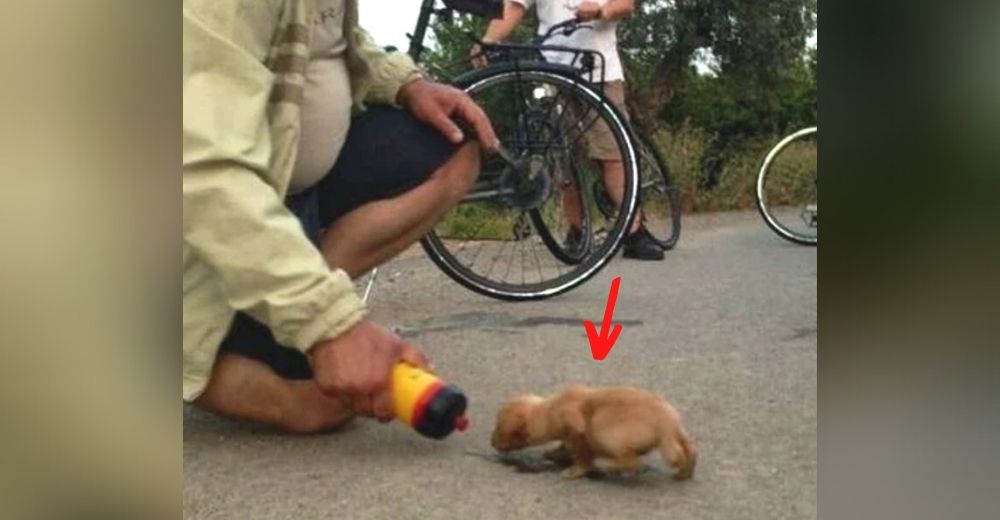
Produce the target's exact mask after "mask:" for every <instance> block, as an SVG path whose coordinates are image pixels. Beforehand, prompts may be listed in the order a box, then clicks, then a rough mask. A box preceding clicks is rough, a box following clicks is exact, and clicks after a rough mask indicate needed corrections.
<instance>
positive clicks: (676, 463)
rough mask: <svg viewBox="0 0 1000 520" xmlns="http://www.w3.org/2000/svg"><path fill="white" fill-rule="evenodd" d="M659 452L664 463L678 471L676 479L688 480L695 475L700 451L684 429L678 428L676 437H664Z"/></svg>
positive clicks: (675, 433)
mask: <svg viewBox="0 0 1000 520" xmlns="http://www.w3.org/2000/svg"><path fill="white" fill-rule="evenodd" d="M659 450H660V455H661V456H663V461H664V462H666V463H667V464H669V465H671V466H673V467H674V468H676V469H677V473H676V474H675V475H674V478H675V479H677V480H687V479H689V478H691V477H692V476H693V475H694V467H695V465H696V464H697V463H698V450H697V448H695V447H694V443H692V442H691V438H690V437H688V434H687V432H685V431H684V428H681V427H678V428H677V430H676V431H675V432H674V435H666V436H664V437H663V440H662V441H660V447H659Z"/></svg>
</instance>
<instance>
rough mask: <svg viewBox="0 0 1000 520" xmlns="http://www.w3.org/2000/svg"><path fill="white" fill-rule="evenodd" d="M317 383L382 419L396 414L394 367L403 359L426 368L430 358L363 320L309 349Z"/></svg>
mask: <svg viewBox="0 0 1000 520" xmlns="http://www.w3.org/2000/svg"><path fill="white" fill-rule="evenodd" d="M309 358H310V360H311V361H312V368H313V373H314V378H315V380H316V384H318V385H319V387H320V390H322V391H323V392H324V393H327V394H330V395H336V396H338V397H342V398H344V399H345V400H346V401H347V402H349V403H350V404H351V407H352V408H353V409H354V412H355V413H357V414H358V415H362V416H365V417H375V418H376V419H378V420H380V421H383V422H384V421H391V420H392V419H393V418H394V417H395V416H396V410H395V407H394V406H393V401H392V370H393V367H395V366H396V363H398V362H400V361H404V362H406V363H409V364H411V365H413V366H416V367H420V368H423V369H425V370H426V369H427V368H428V366H427V360H426V358H424V355H423V354H421V353H420V351H419V350H417V349H416V348H415V347H414V346H413V345H410V344H409V343H407V342H406V341H404V340H403V339H402V338H400V337H399V336H398V335H396V334H395V333H393V332H391V331H389V330H388V329H386V328H384V327H382V326H380V325H377V324H375V323H373V322H371V321H368V320H362V321H360V322H358V324H357V325H355V326H354V327H351V328H350V329H349V330H348V331H347V332H345V333H344V334H342V335H340V336H338V337H337V338H335V339H332V340H327V341H323V342H320V343H317V344H316V346H315V347H313V348H312V350H311V351H310V352H309Z"/></svg>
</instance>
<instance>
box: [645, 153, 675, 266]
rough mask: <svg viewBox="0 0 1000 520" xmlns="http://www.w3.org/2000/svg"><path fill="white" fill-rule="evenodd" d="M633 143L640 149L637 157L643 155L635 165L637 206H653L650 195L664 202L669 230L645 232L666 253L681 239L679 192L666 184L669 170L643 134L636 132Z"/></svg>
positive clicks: (668, 182) (661, 156)
mask: <svg viewBox="0 0 1000 520" xmlns="http://www.w3.org/2000/svg"><path fill="white" fill-rule="evenodd" d="M636 144H638V145H639V147H640V148H639V154H640V156H646V157H645V158H644V159H640V163H639V164H640V166H639V207H640V208H644V207H646V204H647V203H649V204H650V205H652V204H654V203H655V201H654V196H655V197H657V198H659V197H662V198H663V199H665V200H666V202H667V204H668V205H669V207H668V208H667V211H668V213H669V215H668V217H667V218H668V221H669V223H670V226H669V229H668V230H667V231H666V232H662V233H661V232H659V229H658V227H657V228H656V229H650V228H649V227H647V228H646V229H647V231H649V234H650V236H652V237H653V240H654V241H655V242H656V243H657V244H659V246H660V247H662V248H663V249H664V250H665V251H669V250H671V249H673V248H674V246H676V245H677V242H678V240H680V237H681V205H680V192H679V190H678V189H677V186H675V185H674V184H673V183H672V182H671V181H670V169H669V168H668V167H667V161H666V159H664V157H663V154H662V153H660V149H659V148H657V147H656V146H655V145H654V143H653V142H652V141H650V140H649V138H647V137H646V136H645V135H642V134H638V133H637V134H636ZM647 154H648V155H647ZM654 170H655V171H654ZM649 213H650V211H647V210H645V209H644V210H643V211H642V214H643V215H644V216H646V215H648V214H649Z"/></svg>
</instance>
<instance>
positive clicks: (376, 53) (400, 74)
mask: <svg viewBox="0 0 1000 520" xmlns="http://www.w3.org/2000/svg"><path fill="white" fill-rule="evenodd" d="M354 31H355V38H356V39H357V40H356V41H357V42H358V47H357V52H358V56H359V57H360V58H361V59H362V60H363V61H365V62H366V63H367V64H368V67H369V70H370V73H371V84H370V85H368V89H369V90H368V92H366V93H365V99H364V100H365V101H366V102H369V103H381V104H392V105H398V104H399V100H398V99H397V98H398V96H399V90H400V89H401V88H402V87H403V85H406V84H407V83H410V82H412V81H415V80H417V79H420V78H422V77H423V74H421V72H420V68H419V67H417V65H416V63H413V60H412V59H410V56H409V55H407V54H406V53H402V52H386V51H385V49H383V48H382V47H380V46H379V45H377V44H376V43H375V41H374V40H373V39H372V37H371V35H370V34H368V32H367V31H365V30H364V29H362V28H361V27H355V28H354Z"/></svg>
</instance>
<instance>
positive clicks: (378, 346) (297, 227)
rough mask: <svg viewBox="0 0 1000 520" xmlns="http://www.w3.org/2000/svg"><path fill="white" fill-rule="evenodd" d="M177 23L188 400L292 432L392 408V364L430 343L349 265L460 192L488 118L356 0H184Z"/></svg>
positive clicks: (382, 249) (474, 167) (404, 234)
mask: <svg viewBox="0 0 1000 520" xmlns="http://www.w3.org/2000/svg"><path fill="white" fill-rule="evenodd" d="M183 28H184V33H183V34H184V48H183V56H184V64H183V74H184V75H183V89H184V150H183V163H182V185H183V205H184V206H183V208H184V209H183V213H184V215H183V293H182V294H183V310H184V317H183V343H184V346H183V398H184V400H185V401H189V402H192V403H193V404H194V405H195V406H198V407H201V408H204V409H206V410H209V411H212V412H214V413H217V414H220V415H223V416H226V417H229V418H233V419H238V420H246V421H253V422H258V423H263V424H266V425H270V426H272V427H275V428H278V429H281V430H285V431H290V432H298V433H311V432H320V431H326V430H329V429H331V428H336V427H337V426H339V425H341V424H343V423H344V422H346V421H347V420H349V419H350V418H352V417H353V416H354V415H356V414H357V415H361V416H367V417H375V418H378V419H379V420H383V421H385V420H390V419H392V418H393V416H394V411H393V403H392V398H391V393H390V382H391V379H390V376H391V371H392V368H393V366H394V365H395V364H396V363H398V362H401V361H403V362H407V363H410V364H413V365H416V366H421V367H426V360H425V359H424V357H423V355H422V354H421V353H420V352H419V351H418V350H417V349H416V347H414V346H413V345H411V344H409V343H408V342H406V341H404V340H403V339H401V338H400V337H399V336H397V335H396V334H394V333H392V332H391V331H389V330H387V329H385V328H384V327H382V326H380V325H378V324H376V323H374V322H372V321H370V320H368V319H366V318H365V308H364V305H363V304H362V302H361V300H360V298H358V296H357V295H356V294H355V291H354V287H353V284H352V283H351V278H352V277H355V276H358V275H359V274H361V273H364V272H366V271H367V270H369V269H371V268H372V267H373V266H376V265H378V264H380V263H381V262H384V261H385V260H387V259H389V258H391V257H392V256H394V255H396V254H398V253H399V252H401V251H402V250H404V249H405V248H406V247H408V246H409V245H411V244H413V243H414V242H415V241H416V240H417V239H418V238H419V237H421V236H423V235H424V234H426V233H427V232H428V231H429V230H430V229H431V228H432V227H433V226H434V224H435V223H436V222H437V221H438V220H439V219H440V218H441V217H442V216H443V215H444V213H445V212H446V211H448V209H449V208H451V207H453V206H455V205H456V204H457V203H458V202H459V201H460V200H461V199H462V197H463V196H464V194H465V192H466V191H467V190H468V189H469V187H470V186H471V185H472V183H473V182H474V180H475V177H476V175H477V173H478V169H479V164H478V161H479V153H480V151H479V145H477V144H476V143H475V142H473V141H472V140H471V138H473V137H478V139H479V142H480V143H481V144H482V145H483V146H484V147H485V148H487V149H489V148H493V147H495V146H496V136H494V135H493V130H492V128H491V126H490V123H489V121H488V119H487V118H486V116H485V114H484V113H483V112H482V110H480V109H479V107H478V106H476V104H475V103H474V102H473V101H472V100H471V99H470V98H469V97H468V96H466V95H465V94H464V93H462V92H461V91H460V90H457V89H454V88H452V87H448V86H445V85H441V84H438V83H434V82H431V81H429V80H427V79H425V78H424V77H423V75H422V74H421V73H420V70H419V69H418V68H417V67H416V66H415V65H414V64H413V62H412V61H411V60H410V59H409V58H408V57H406V56H405V55H401V54H396V53H386V52H384V51H383V50H381V49H380V48H379V47H378V46H376V45H375V44H374V43H373V42H372V41H371V39H370V38H369V37H368V35H367V34H366V33H365V32H364V31H362V30H361V29H360V28H359V27H358V6H357V0H272V1H267V2H264V1H259V0H184V2H183ZM455 120H462V121H464V122H465V123H468V126H469V127H471V128H473V129H475V131H476V134H477V135H476V136H471V135H463V133H462V131H461V130H460V129H459V126H457V125H456V121H455Z"/></svg>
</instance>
